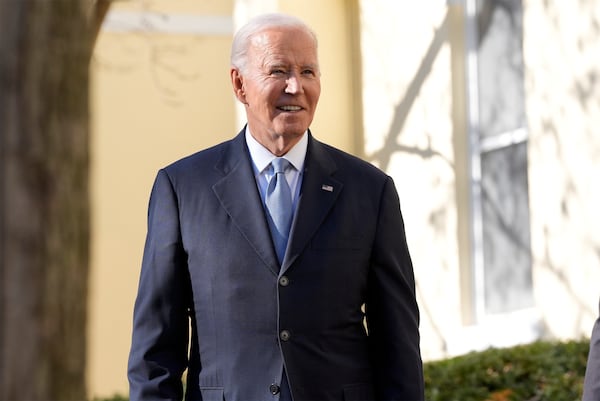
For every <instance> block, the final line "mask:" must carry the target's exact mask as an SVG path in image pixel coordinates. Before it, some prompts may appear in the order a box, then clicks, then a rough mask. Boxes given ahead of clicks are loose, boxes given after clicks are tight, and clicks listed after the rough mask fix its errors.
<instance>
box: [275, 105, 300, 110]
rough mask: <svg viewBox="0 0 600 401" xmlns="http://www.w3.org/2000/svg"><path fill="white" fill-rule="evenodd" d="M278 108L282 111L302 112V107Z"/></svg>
mask: <svg viewBox="0 0 600 401" xmlns="http://www.w3.org/2000/svg"><path fill="white" fill-rule="evenodd" d="M277 108H278V109H279V110H282V111H300V110H302V107H300V106H280V107H277Z"/></svg>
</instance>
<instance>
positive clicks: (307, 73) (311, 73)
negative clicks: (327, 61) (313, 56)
mask: <svg viewBox="0 0 600 401" xmlns="http://www.w3.org/2000/svg"><path fill="white" fill-rule="evenodd" d="M302 75H310V76H314V75H315V71H314V70H311V69H310V68H307V69H305V70H302Z"/></svg>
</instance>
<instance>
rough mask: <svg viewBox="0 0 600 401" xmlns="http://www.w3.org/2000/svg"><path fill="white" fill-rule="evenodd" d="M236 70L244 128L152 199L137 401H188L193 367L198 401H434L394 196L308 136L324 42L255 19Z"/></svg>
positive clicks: (177, 166)
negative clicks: (428, 393) (427, 399)
mask: <svg viewBox="0 0 600 401" xmlns="http://www.w3.org/2000/svg"><path fill="white" fill-rule="evenodd" d="M231 64H232V67H231V70H230V75H231V82H232V85H233V91H234V93H235V96H236V97H237V99H238V100H239V101H240V102H241V103H243V104H244V106H245V110H246V116H247V125H246V127H245V128H244V129H243V130H242V132H240V133H239V134H238V135H237V136H236V137H235V138H234V139H232V140H230V141H227V142H225V143H222V144H220V145H217V146H215V147H213V148H210V149H207V150H204V151H201V152H198V153H196V154H194V155H192V156H189V157H187V158H184V159H182V160H180V161H178V162H176V163H174V164H172V165H170V166H168V167H166V168H164V169H162V170H160V171H159V173H158V175H157V178H156V181H155V183H154V187H153V189H152V194H151V198H150V206H149V214H148V235H147V239H146V246H145V249H144V258H143V262H142V270H141V277H140V284H139V291H138V296H137V300H136V304H135V311H134V328H133V341H132V347H131V353H130V358H129V381H130V390H131V392H130V397H131V399H132V400H144V399H147V400H158V399H181V398H182V397H183V396H184V395H183V392H184V390H183V386H182V382H181V376H182V374H183V372H184V371H185V370H186V369H187V380H186V385H185V399H186V400H219V401H221V400H227V401H263V400H295V401H304V400H306V401H309V400H310V401H321V400H340V401H341V400H395V401H401V400H405V401H417V400H422V399H423V398H424V395H423V377H422V364H421V357H420V350H419V331H418V325H419V312H418V308H417V303H416V300H415V283H414V276H413V268H412V263H411V259H410V256H409V252H408V248H407V244H406V238H405V234H404V223H403V219H402V215H401V212H400V206H399V200H398V195H397V193H396V190H395V187H394V184H393V182H392V179H391V178H390V177H388V176H387V175H386V174H384V173H383V172H381V171H380V170H378V169H376V168H375V167H373V166H372V165H370V164H368V163H366V162H364V161H361V160H359V159H357V158H355V157H353V156H350V155H348V154H346V153H343V152H341V151H340V150H337V149H334V148H333V147H330V146H328V145H325V144H323V143H320V142H319V141H317V140H316V139H315V138H314V137H313V136H312V134H311V132H310V131H309V126H310V124H311V122H312V119H313V116H314V113H315V110H316V107H317V102H318V100H319V95H320V91H321V85H320V71H319V62H318V58H317V40H316V36H315V34H314V33H313V32H312V31H311V30H310V29H309V28H308V27H307V26H306V25H305V24H304V23H303V22H302V21H300V20H298V19H297V18H294V17H291V16H286V15H282V14H268V15H263V16H259V17H257V18H255V19H253V20H252V21H250V22H249V23H248V24H247V25H246V26H244V27H243V28H242V29H241V30H240V31H239V32H238V33H237V34H236V36H235V38H234V41H233V46H232V53H231ZM365 318H366V319H365ZM188 339H190V343H189V344H188Z"/></svg>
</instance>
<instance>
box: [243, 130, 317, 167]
mask: <svg viewBox="0 0 600 401" xmlns="http://www.w3.org/2000/svg"><path fill="white" fill-rule="evenodd" d="M246 143H247V144H248V151H249V152H250V158H251V159H252V162H253V163H254V167H255V168H256V170H257V173H259V174H260V173H262V172H263V171H264V169H266V168H267V167H268V166H269V164H271V161H273V159H275V158H276V157H277V156H275V155H274V154H272V153H271V152H269V150H268V149H267V148H265V147H264V146H263V145H261V144H260V143H259V142H258V141H257V140H256V139H254V137H253V136H252V135H251V134H250V128H248V126H246ZM307 149H308V134H307V132H304V134H302V138H300V140H299V141H298V143H296V144H295V145H294V147H292V148H291V149H290V150H289V151H288V152H287V153H286V154H285V155H284V157H285V158H286V159H287V160H288V161H289V162H290V163H291V164H292V166H294V168H295V169H296V171H302V169H303V168H304V159H305V158H306V150H307Z"/></svg>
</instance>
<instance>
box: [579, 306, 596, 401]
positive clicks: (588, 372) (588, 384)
mask: <svg viewBox="0 0 600 401" xmlns="http://www.w3.org/2000/svg"><path fill="white" fill-rule="evenodd" d="M583 401H600V317H599V318H598V319H596V323H595V324H594V328H593V330H592V338H591V339H590V353H589V355H588V363H587V367H586V369H585V380H584V382H583Z"/></svg>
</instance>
